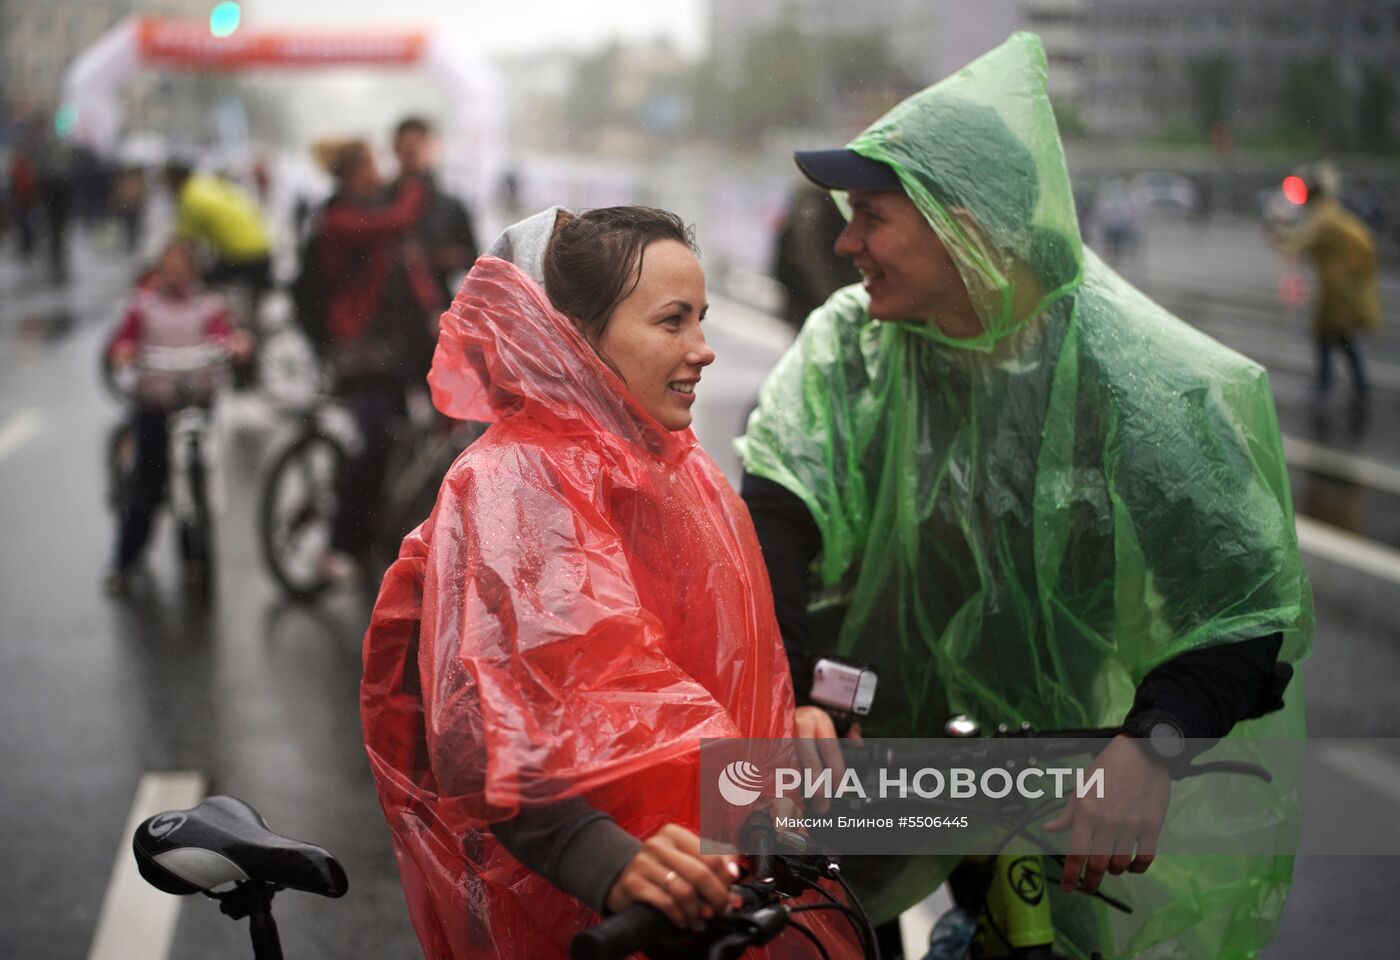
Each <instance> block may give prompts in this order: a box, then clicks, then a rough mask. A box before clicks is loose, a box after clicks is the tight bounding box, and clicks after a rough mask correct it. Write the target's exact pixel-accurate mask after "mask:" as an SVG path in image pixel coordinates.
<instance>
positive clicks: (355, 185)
mask: <svg viewBox="0 0 1400 960" xmlns="http://www.w3.org/2000/svg"><path fill="white" fill-rule="evenodd" d="M327 166H328V168H329V170H330V172H331V175H332V176H333V177H334V178H335V182H336V190H335V194H334V195H333V196H332V197H331V198H330V200H329V201H327V203H326V205H325V207H324V208H323V209H322V211H321V213H320V215H319V217H318V218H317V221H316V223H315V225H314V227H313V231H314V233H313V237H312V240H311V242H310V244H309V245H308V253H309V255H310V257H311V258H312V259H313V265H314V268H315V269H316V271H317V274H318V281H319V283H320V285H321V286H322V288H323V289H324V291H325V294H324V297H323V299H322V304H321V309H322V310H323V316H322V317H319V318H316V326H317V327H318V328H319V329H320V330H321V331H322V333H323V337H324V341H325V342H324V352H325V356H326V358H327V360H328V362H329V364H330V367H331V370H332V373H333V376H334V382H335V392H336V394H337V396H339V397H340V398H341V400H342V401H343V402H344V403H345V404H346V405H347V406H348V407H349V408H350V411H351V413H352V414H353V415H354V418H355V422H356V425H357V426H358V428H359V432H360V436H361V440H362V442H361V444H360V446H359V449H358V450H357V452H356V453H355V454H354V455H353V456H352V457H351V458H350V460H349V461H348V462H347V464H346V465H345V469H344V470H342V472H341V477H340V481H339V496H338V502H339V505H340V510H339V511H338V512H337V515H336V524H335V528H334V530H333V532H332V552H331V554H330V555H328V556H327V558H326V560H325V562H326V565H327V567H328V572H332V573H335V574H340V573H342V572H345V571H347V570H348V569H350V568H351V562H352V561H363V560H364V559H365V557H366V555H367V553H368V551H369V548H370V544H371V539H372V528H371V515H372V513H373V511H374V509H375V507H376V506H377V505H378V503H379V500H380V496H381V493H382V491H383V487H384V481H385V465H386V462H387V460H388V450H389V442H390V432H391V429H392V425H393V422H394V419H395V418H396V417H398V416H400V415H401V414H402V413H403V410H404V391H405V388H406V387H407V386H408V384H409V382H410V381H411V380H412V379H413V377H414V372H415V371H414V366H413V362H412V357H411V344H412V343H413V342H414V341H415V339H418V338H421V332H420V330H419V329H418V328H421V327H422V326H424V325H425V324H427V323H428V322H429V321H428V311H429V310H430V309H431V308H432V307H433V306H434V305H435V304H437V303H438V302H439V296H440V294H439V291H438V289H437V286H436V281H435V280H434V278H433V275H432V272H431V270H430V269H429V268H428V265H427V263H426V260H424V259H423V258H422V257H421V255H416V254H415V249H414V244H413V243H411V242H410V240H409V234H410V232H411V231H412V230H413V228H414V227H415V225H416V224H417V223H418V220H419V218H420V217H421V216H422V212H423V207H424V204H425V203H426V202H427V199H428V196H429V191H428V187H427V184H426V182H425V181H424V180H423V179H422V178H421V177H415V176H405V177H403V178H401V179H400V181H399V185H398V189H397V190H396V191H395V192H394V193H393V194H392V195H390V196H387V197H386V196H385V194H384V184H383V181H382V179H381V178H380V175H379V170H378V168H377V166H376V165H375V162H374V156H373V154H372V153H371V152H370V149H369V147H368V146H367V145H366V144H365V143H364V142H363V141H358V140H355V141H350V142H348V143H343V144H340V145H338V146H337V147H336V148H335V149H334V150H333V151H332V152H331V155H330V157H329V161H328V164H327ZM396 269H402V270H403V273H404V276H405V277H406V278H407V284H408V288H409V290H410V291H412V294H413V300H412V304H411V306H410V308H409V309H408V310H407V311H405V309H404V308H403V304H402V303H397V304H395V303H389V302H387V299H386V296H385V293H386V288H387V286H388V283H389V279H390V276H391V274H392V273H393V272H394V271H395V270H396ZM419 375H420V376H421V371H420V373H419Z"/></svg>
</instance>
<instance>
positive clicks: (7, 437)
mask: <svg viewBox="0 0 1400 960" xmlns="http://www.w3.org/2000/svg"><path fill="white" fill-rule="evenodd" d="M43 426H44V418H43V417H41V416H40V415H39V410H38V408H36V407H26V408H25V409H23V410H21V411H20V412H19V413H16V414H14V415H12V416H11V417H10V419H8V420H6V421H5V424H4V426H0V460H4V459H5V458H6V457H8V456H9V455H10V454H12V453H14V452H15V451H16V450H18V449H19V448H20V447H22V446H24V445H25V444H26V443H28V442H29V441H30V440H33V439H34V438H35V437H36V436H38V435H39V431H40V430H41V429H43Z"/></svg>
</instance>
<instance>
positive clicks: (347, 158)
mask: <svg viewBox="0 0 1400 960" xmlns="http://www.w3.org/2000/svg"><path fill="white" fill-rule="evenodd" d="M373 159H374V155H373V154H372V153H370V149H369V144H367V143H365V142H364V141H363V140H349V141H347V142H345V143H342V144H340V145H338V146H337V147H336V148H335V149H334V150H333V151H332V152H331V155H330V157H329V159H328V161H327V163H326V171H327V172H328V173H329V174H330V175H331V176H332V177H334V178H335V179H336V180H340V181H343V180H345V179H347V178H348V177H349V176H350V175H351V174H353V173H354V172H355V170H356V169H358V168H359V166H360V165H361V164H362V163H366V162H368V161H370V160H373Z"/></svg>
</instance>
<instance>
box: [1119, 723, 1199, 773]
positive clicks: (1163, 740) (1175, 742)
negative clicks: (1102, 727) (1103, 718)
mask: <svg viewBox="0 0 1400 960" xmlns="http://www.w3.org/2000/svg"><path fill="white" fill-rule="evenodd" d="M1123 732H1124V733H1126V734H1128V735H1129V736H1133V737H1136V738H1137V739H1139V740H1141V741H1142V745H1143V747H1144V748H1145V749H1146V750H1147V754H1148V756H1150V757H1151V758H1152V759H1153V760H1156V761H1157V762H1158V763H1160V764H1162V766H1164V767H1167V768H1174V767H1178V766H1180V765H1181V764H1182V763H1184V762H1185V761H1186V759H1187V758H1186V733H1185V731H1183V730H1182V729H1181V724H1180V723H1179V722H1178V721H1177V719H1176V718H1175V717H1173V716H1172V715H1171V714H1170V713H1167V712H1166V711H1165V710H1144V711H1143V712H1142V713H1139V714H1136V715H1134V716H1131V717H1129V718H1128V719H1127V721H1125V722H1124V724H1123Z"/></svg>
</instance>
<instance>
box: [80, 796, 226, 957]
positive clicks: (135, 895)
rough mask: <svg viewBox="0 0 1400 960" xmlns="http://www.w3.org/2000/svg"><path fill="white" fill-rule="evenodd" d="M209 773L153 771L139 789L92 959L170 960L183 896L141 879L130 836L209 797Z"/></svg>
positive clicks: (90, 953) (99, 920)
mask: <svg viewBox="0 0 1400 960" xmlns="http://www.w3.org/2000/svg"><path fill="white" fill-rule="evenodd" d="M206 788H207V784H206V783H205V780H204V775H203V774H201V773H196V772H193V771H171V772H165V773H156V772H149V773H147V774H146V775H145V776H143V777H142V778H141V782H140V783H139V784H138V785H137V787H136V798H135V799H134V800H133V801H132V804H131V813H130V815H129V816H128V817H127V820H126V828H125V829H124V830H123V831H122V834H121V836H120V837H119V838H118V842H117V861H116V863H115V864H114V865H113V866H112V878H111V880H109V881H108V883H107V896H106V898H105V899H104V900H103V901H102V913H101V914H100V915H99V916H98V918H97V929H96V931H94V933H93V935H92V946H91V947H89V948H88V960H166V957H168V956H169V954H170V941H171V938H172V937H173V936H174V934H175V921H176V920H177V919H178V918H179V915H180V904H181V902H182V899H183V898H181V897H175V896H171V895H170V894H168V893H162V892H161V891H159V890H157V889H156V888H155V887H153V886H151V885H150V884H148V883H147V882H146V881H145V880H143V879H142V878H141V874H140V873H139V872H138V871H137V869H136V858H135V856H133V854H132V852H131V836H132V834H133V833H135V831H136V828H137V827H138V826H140V824H141V821H143V820H145V819H146V818H147V817H151V816H154V815H155V814H157V813H161V812H162V811H165V810H185V809H188V808H190V807H193V806H195V805H196V804H198V803H199V802H200V801H201V800H203V799H204V791H205V789H206Z"/></svg>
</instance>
